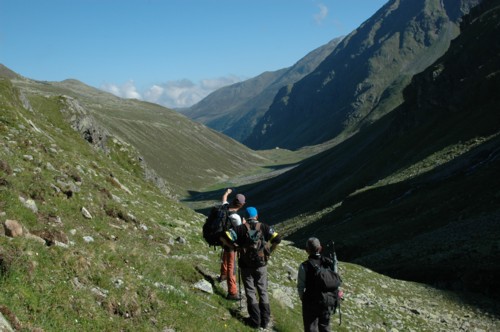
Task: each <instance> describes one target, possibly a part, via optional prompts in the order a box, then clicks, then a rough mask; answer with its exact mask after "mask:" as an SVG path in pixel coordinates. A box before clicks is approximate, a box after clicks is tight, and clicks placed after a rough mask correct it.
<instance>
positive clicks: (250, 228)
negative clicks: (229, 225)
mask: <svg viewBox="0 0 500 332" xmlns="http://www.w3.org/2000/svg"><path fill="white" fill-rule="evenodd" d="M234 231H235V233H236V236H237V237H236V241H233V242H234V245H235V246H236V247H237V248H238V255H239V258H238V265H239V267H240V272H241V277H242V279H243V286H244V287H245V294H246V299H247V309H248V314H249V316H250V317H249V319H248V322H247V323H248V325H249V326H251V327H254V328H259V327H262V328H267V327H268V325H269V322H270V321H271V307H270V305H269V296H268V293H267V283H268V281H267V261H268V259H269V257H270V255H271V253H272V252H273V251H274V250H275V249H276V247H277V246H278V244H279V243H280V242H281V237H280V236H279V235H278V233H277V232H276V231H275V230H274V229H273V228H272V227H271V226H269V225H267V224H265V223H262V222H260V221H258V214H257V209H256V208H254V207H248V208H247V209H246V223H244V224H242V225H240V226H238V227H236V228H235V229H234Z"/></svg>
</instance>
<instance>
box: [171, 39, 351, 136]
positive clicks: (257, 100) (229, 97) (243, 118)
mask: <svg viewBox="0 0 500 332" xmlns="http://www.w3.org/2000/svg"><path fill="white" fill-rule="evenodd" d="M340 40H341V38H336V39H333V40H332V41H330V42H329V43H328V44H326V45H323V46H321V47H318V48H317V49H315V50H313V51H312V52H310V53H309V54H307V55H306V56H305V57H303V58H302V59H301V60H299V61H298V62H297V63H296V64H294V65H293V66H291V67H289V68H284V69H280V70H277V71H273V72H265V73H262V74H261V75H259V76H257V77H254V78H251V79H249V80H246V81H244V82H240V83H236V84H233V85H230V86H227V87H223V88H221V89H219V90H217V91H215V92H213V93H211V94H210V95H208V96H207V97H206V98H204V99H203V100H202V101H200V102H199V103H197V104H196V105H194V106H192V107H190V108H188V109H184V110H180V112H181V113H183V114H184V115H186V116H187V117H189V118H191V119H193V120H195V121H198V122H201V123H203V124H206V125H207V126H208V127H210V128H213V129H215V130H217V131H219V132H222V133H224V134H226V135H228V136H229V137H232V138H234V139H236V140H238V141H242V140H244V139H246V138H247V137H248V135H250V133H251V132H252V130H253V128H254V127H255V125H256V124H257V122H258V121H259V119H260V118H261V117H262V116H263V115H264V113H265V112H266V111H267V110H268V108H269V106H270V105H271V103H272V101H273V98H274V96H275V95H276V93H277V92H278V90H279V89H280V88H281V87H283V86H287V85H289V84H293V83H295V82H297V81H298V80H300V79H301V78H303V77H304V76H306V75H307V74H309V73H310V72H312V71H313V70H314V69H315V68H316V67H317V66H318V64H319V63H321V61H323V60H324V59H325V58H326V57H327V56H328V55H329V54H330V53H331V52H332V51H333V50H334V49H335V47H336V46H337V44H338V43H339V42H340Z"/></svg>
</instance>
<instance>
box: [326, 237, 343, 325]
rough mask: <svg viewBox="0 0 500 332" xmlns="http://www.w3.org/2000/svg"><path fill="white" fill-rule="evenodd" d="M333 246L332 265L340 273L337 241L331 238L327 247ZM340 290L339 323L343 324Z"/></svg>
mask: <svg viewBox="0 0 500 332" xmlns="http://www.w3.org/2000/svg"><path fill="white" fill-rule="evenodd" d="M330 246H331V247H332V252H331V253H330V259H331V260H332V265H333V272H335V273H337V274H338V273H339V261H338V260H337V253H336V252H335V242H333V240H330V242H329V243H328V244H327V247H330ZM339 292H340V290H338V289H337V294H336V295H337V296H336V297H337V306H338V309H339V325H341V324H342V310H341V309H340V302H341V300H342V299H341V297H340V296H339Z"/></svg>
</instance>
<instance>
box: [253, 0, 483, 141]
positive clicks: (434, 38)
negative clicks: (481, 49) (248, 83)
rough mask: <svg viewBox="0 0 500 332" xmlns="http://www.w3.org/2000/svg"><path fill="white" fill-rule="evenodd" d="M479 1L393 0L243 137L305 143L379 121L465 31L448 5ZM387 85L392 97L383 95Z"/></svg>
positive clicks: (346, 133) (279, 97)
mask: <svg viewBox="0 0 500 332" xmlns="http://www.w3.org/2000/svg"><path fill="white" fill-rule="evenodd" d="M478 2H479V1H475V0H470V1H462V2H460V3H452V2H448V3H447V6H451V7H452V8H449V9H447V8H443V6H442V4H444V3H441V2H440V1H438V0H433V1H425V2H422V1H405V0H402V1H389V2H388V3H387V4H386V5H384V6H383V7H382V8H381V9H380V10H379V11H377V12H376V13H375V14H374V15H373V16H372V17H371V18H370V19H368V20H367V21H365V22H364V23H363V24H362V25H361V26H360V27H359V28H358V29H356V30H355V31H353V32H352V33H351V34H349V35H348V36H347V37H346V38H344V39H343V40H342V42H341V43H340V44H339V45H338V46H337V47H336V48H335V49H334V51H333V52H332V53H331V54H330V55H329V56H328V57H326V58H325V60H324V61H323V62H322V63H321V64H320V65H318V67H317V68H316V69H315V71H313V72H312V73H310V74H308V75H307V76H306V77H304V78H303V79H302V80H300V81H298V82H297V83H295V84H293V86H291V87H284V88H282V89H281V91H280V92H279V93H278V94H277V95H276V97H275V99H274V101H273V104H272V105H271V107H270V108H269V110H268V111H267V112H266V115H265V116H264V117H263V118H262V119H261V121H260V122H259V123H258V124H257V126H256V127H255V129H254V131H253V133H252V134H251V135H250V136H249V138H248V139H246V140H244V141H243V142H244V143H245V144H246V145H248V146H250V147H252V148H254V149H267V148H274V147H281V148H287V149H298V148H300V147H303V146H307V145H315V144H319V143H323V142H325V141H327V140H329V139H333V138H335V137H337V136H345V137H349V136H350V135H352V134H353V133H355V132H357V131H358V130H359V129H360V128H361V127H363V126H366V125H369V124H371V123H373V121H375V120H377V119H379V118H380V117H381V116H383V115H384V114H386V113H387V112H390V110H392V109H393V108H394V107H396V106H397V105H398V104H399V103H400V102H401V99H399V100H397V99H396V98H394V95H400V94H401V91H402V89H403V88H404V86H406V85H407V84H408V83H409V79H410V78H411V76H412V75H413V74H416V73H417V72H419V71H421V70H423V69H425V68H426V67H427V66H428V65H430V64H431V63H432V62H434V61H435V60H436V59H437V57H439V56H440V55H442V54H443V53H444V52H445V50H446V49H447V47H448V45H449V42H450V40H451V39H452V38H453V37H455V36H456V35H457V34H458V22H454V21H451V20H450V18H449V17H448V16H447V10H448V11H452V12H456V11H457V10H459V9H457V8H460V10H463V11H464V10H467V9H468V8H470V7H472V6H473V5H475V4H477V3H478ZM452 9H454V10H452ZM465 12H466V11H465ZM388 92H390V96H391V99H390V101H388V100H386V98H384V97H385V96H386V94H387V93H388ZM386 103H388V104H386Z"/></svg>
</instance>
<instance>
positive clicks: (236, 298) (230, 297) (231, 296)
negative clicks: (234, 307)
mask: <svg viewBox="0 0 500 332" xmlns="http://www.w3.org/2000/svg"><path fill="white" fill-rule="evenodd" d="M226 299H228V300H231V301H239V300H241V297H240V296H239V295H238V294H227V296H226Z"/></svg>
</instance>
